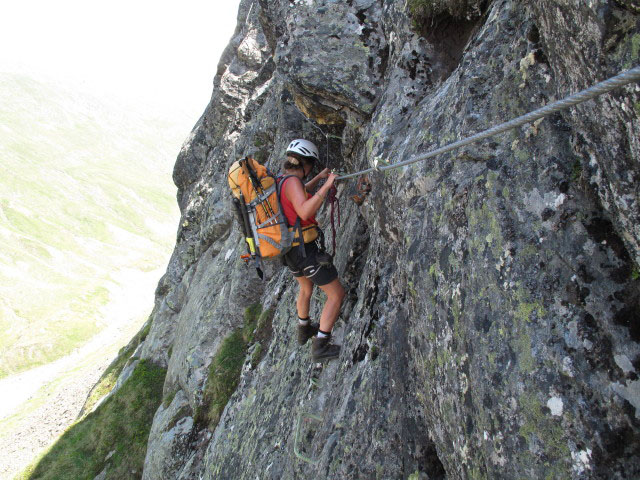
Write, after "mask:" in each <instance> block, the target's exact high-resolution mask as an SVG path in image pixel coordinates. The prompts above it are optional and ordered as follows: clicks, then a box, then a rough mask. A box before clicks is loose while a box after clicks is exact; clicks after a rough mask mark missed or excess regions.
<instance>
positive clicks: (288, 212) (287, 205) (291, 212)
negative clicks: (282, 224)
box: [279, 177, 318, 228]
mask: <svg viewBox="0 0 640 480" xmlns="http://www.w3.org/2000/svg"><path fill="white" fill-rule="evenodd" d="M291 178H292V177H289V178H286V179H285V180H284V181H283V180H282V179H280V180H279V181H280V182H282V184H281V185H280V191H281V192H282V195H280V203H281V204H282V210H283V211H284V215H285V217H287V222H289V226H293V225H295V224H296V219H297V218H298V214H297V213H296V210H295V208H293V203H291V201H290V200H289V199H288V198H287V194H286V193H285V192H284V184H285V183H287V182H288V181H289V179H291ZM296 178H297V177H296ZM302 188H303V189H304V184H303V185H302ZM305 194H306V195H307V199H309V198H311V194H310V193H309V192H307V191H306V190H305ZM309 225H318V222H317V221H316V216H315V215H313V216H311V218H309V219H308V220H302V219H300V226H301V227H303V228H304V227H307V226H309Z"/></svg>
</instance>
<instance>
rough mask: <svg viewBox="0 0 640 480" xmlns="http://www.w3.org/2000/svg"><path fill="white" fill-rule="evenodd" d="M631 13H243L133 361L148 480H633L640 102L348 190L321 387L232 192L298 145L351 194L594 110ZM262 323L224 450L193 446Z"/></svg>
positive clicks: (185, 162)
mask: <svg viewBox="0 0 640 480" xmlns="http://www.w3.org/2000/svg"><path fill="white" fill-rule="evenodd" d="M469 5H471V4H469ZM473 5H474V8H475V6H477V5H478V3H477V2H474V3H473ZM634 5H635V4H634V2H633V1H624V2H623V1H620V2H617V1H613V0H611V1H609V0H597V1H594V2H566V1H563V2H556V1H551V0H542V1H539V2H519V1H517V0H496V1H493V2H487V3H486V5H485V10H484V11H482V12H481V14H480V15H475V14H474V15H471V16H469V18H454V17H447V16H446V14H442V16H439V17H438V18H431V19H429V18H410V15H409V12H408V10H407V5H406V2H399V1H364V0H363V1H360V0H356V1H354V2H334V1H328V0H317V1H315V0H314V1H311V0H309V1H307V0H296V1H280V0H277V1H269V2H267V1H265V0H259V1H253V0H244V1H243V2H242V3H241V5H240V11H239V15H238V20H239V24H238V28H237V29H236V32H235V34H234V37H233V39H232V40H231V42H230V44H229V46H228V47H227V49H226V50H225V53H224V54H223V57H222V59H221V61H220V63H219V65H218V73H217V75H216V78H215V79H214V92H213V95H212V98H211V102H210V104H209V105H208V106H207V108H206V110H205V111H204V113H203V115H202V117H201V118H200V120H199V121H198V123H197V124H196V126H195V127H194V130H193V132H192V134H191V136H190V137H189V139H188V140H187V141H186V142H185V145H184V147H183V150H182V151H181V152H180V155H179V157H178V160H177V163H176V167H175V170H174V180H175V182H176V185H177V186H178V203H179V205H180V209H181V212H182V218H181V221H180V227H179V230H178V235H177V242H176V249H175V251H174V254H173V255H172V258H171V260H170V262H169V266H168V269H167V273H166V275H165V276H164V277H163V279H162V280H161V282H160V285H159V286H158V290H157V292H156V303H155V307H154V312H153V314H152V320H153V325H152V328H151V331H150V333H149V335H148V337H147V339H146V341H145V342H144V344H143V347H142V349H141V351H140V357H141V358H144V359H150V360H152V361H154V362H156V363H159V364H162V365H166V366H167V368H168V374H167V377H166V383H165V388H164V390H165V392H164V393H165V396H166V397H167V398H171V395H174V394H175V396H174V398H173V401H172V402H171V404H170V405H169V406H168V407H164V406H162V407H160V409H159V410H158V412H157V413H156V417H155V419H154V424H153V427H152V433H151V435H150V438H149V447H148V451H147V459H146V462H145V473H144V475H145V478H183V479H187V478H200V477H202V478H206V479H213V478H216V479H218V478H233V479H243V478H246V479H254V478H261V479H268V478H273V479H276V478H277V479H280V478H317V479H335V478H340V479H360V478H412V479H416V478H430V479H438V478H461V479H462V478H572V479H583V478H587V479H596V478H612V479H623V478H635V477H638V476H640V467H639V466H638V462H637V457H636V454H637V450H638V448H639V447H640V423H639V421H638V418H637V411H638V408H640V400H639V396H638V392H639V391H640V389H639V387H638V385H639V383H638V371H637V370H638V358H640V346H639V342H640V330H639V329H638V326H637V320H638V318H640V291H639V288H640V283H639V281H638V279H637V278H636V277H637V272H638V260H639V259H640V241H639V240H640V230H638V228H639V227H638V226H639V225H640V222H639V221H638V220H639V218H638V216H639V215H640V210H639V206H638V192H637V185H638V180H637V177H638V174H639V173H640V168H639V165H638V162H637V159H638V158H640V156H639V155H638V153H639V150H640V144H639V143H638V135H637V132H638V122H639V120H638V115H639V114H640V110H639V108H638V105H640V101H639V93H640V92H639V90H640V89H639V88H638V86H637V85H630V86H628V87H626V88H624V89H621V90H619V91H616V92H614V93H612V94H609V95H607V96H604V97H601V98H599V99H598V100H596V101H593V102H589V103H585V104H583V105H581V106H579V107H576V108H573V109H571V110H569V111H566V112H563V113H561V114H558V115H555V116H553V117H550V118H546V119H544V120H543V121H541V122H537V123H536V124H534V125H529V126H526V127H523V128H520V129H517V130H514V131H511V132H509V133H505V134H503V135H500V136H497V137H494V138H492V139H490V140H487V141H485V142H482V143H478V144H474V145H472V146H469V147H467V148H465V149H463V150H460V151H454V152H451V153H449V154H445V155H441V156H440V157H437V158H434V159H431V160H429V161H427V162H424V163H417V164H413V165H411V166H406V167H403V168H400V169H396V170H391V171H388V172H385V173H374V174H370V175H369V181H370V183H371V186H372V191H371V193H370V194H369V195H368V196H367V197H366V198H363V199H361V201H360V202H359V203H358V204H356V203H355V202H352V201H351V200H350V198H351V197H352V196H354V194H355V193H356V192H355V183H356V182H355V181H347V182H341V183H340V186H339V194H340V198H341V207H342V220H343V223H342V225H341V226H340V227H339V229H338V232H337V245H338V248H337V251H336V252H335V264H336V267H337V268H338V271H339V272H340V277H341V279H342V281H343V283H344V285H345V287H346V290H347V298H346V301H345V304H344V306H343V309H342V314H341V318H340V319H339V321H338V323H337V325H336V330H335V335H336V338H337V339H338V340H339V341H340V343H341V344H342V352H341V356H340V358H339V359H338V360H336V361H333V362H331V363H329V364H327V365H325V366H324V367H318V366H316V365H314V364H313V363H312V361H311V358H310V353H309V348H306V347H299V346H298V345H297V342H296V341H295V319H296V312H295V298H296V294H297V287H296V283H295V281H294V280H293V279H292V278H291V277H290V275H289V274H288V272H286V271H285V270H284V269H282V268H281V266H280V265H279V264H278V263H277V262H272V263H270V264H267V265H266V266H265V268H266V270H267V280H266V281H265V282H260V281H259V280H258V279H257V277H256V275H255V272H254V271H253V270H252V269H251V268H247V267H245V266H244V265H243V263H242V261H241V260H239V255H240V254H241V253H243V252H244V246H243V245H242V238H241V235H240V233H239V228H238V226H237V225H236V224H235V220H234V219H233V215H232V210H231V207H230V204H229V200H228V192H227V190H228V186H227V184H226V171H227V168H228V167H229V166H230V164H231V163H232V162H233V161H234V160H235V159H236V158H238V157H239V156H241V155H245V154H248V153H252V154H254V155H256V157H257V158H259V159H260V160H261V161H262V162H264V163H265V164H266V165H267V166H268V167H269V168H270V169H272V170H273V171H276V172H277V171H279V170H280V165H281V162H282V156H283V152H284V149H285V147H286V145H287V143H288V141H289V140H290V139H291V138H295V137H305V138H309V139H310V140H313V141H315V142H316V143H317V144H318V145H319V146H320V150H321V155H322V157H323V158H322V160H323V163H324V162H325V161H326V163H327V164H328V165H329V166H330V167H332V168H335V169H338V170H340V171H345V172H352V171H356V170H360V169H364V168H367V167H369V166H371V165H373V163H374V160H375V159H376V158H378V159H382V160H384V161H389V162H397V161H400V160H404V159H407V158H410V157H412V156H414V155H418V154H420V153H424V152H426V151H428V150H429V149H433V148H436V147H438V146H442V145H445V144H447V143H450V142H452V141H455V140H457V139H460V138H463V137H465V136H468V135H471V134H474V133H477V132H479V131H481V130H483V129H485V128H489V127H490V126H492V125H495V124H497V123H500V122H502V121H505V120H508V119H510V118H513V117H516V116H518V115H521V114H523V113H526V112H528V111H530V110H533V109H535V108H538V107H539V106H541V105H543V104H546V103H549V102H550V101H552V100H554V99H557V98H560V97H563V96H565V95H566V94H569V93H572V92H575V91H577V90H578V89H581V88H584V87H587V86H589V85H590V84H593V83H595V82H596V81H599V80H602V79H604V78H606V77H608V76H610V75H612V74H614V73H617V72H618V71H620V70H622V69H623V68H625V67H628V66H631V65H635V64H637V62H638V58H637V57H638V51H637V48H636V47H637V42H638V40H637V39H638V38H639V37H638V36H639V35H640V32H639V31H638V25H639V23H638V20H639V18H638V14H639V12H638V10H637V7H635V6H634ZM443 11H444V10H443ZM634 45H636V46H635V47H634ZM319 218H320V220H321V221H322V222H323V223H324V225H327V224H328V221H329V218H328V212H327V211H323V212H322V213H321V214H320V215H319ZM323 301H324V298H323V296H321V295H319V294H318V295H317V296H316V297H314V299H313V301H312V311H311V316H312V317H313V318H318V317H319V315H320V311H321V308H322V304H323ZM256 302H257V303H260V304H261V305H262V307H263V308H264V309H269V308H270V309H273V311H274V316H273V322H272V323H273V325H272V326H273V335H272V337H271V338H272V339H271V340H270V341H269V342H268V343H266V344H265V345H262V347H263V357H262V358H261V360H260V361H259V362H257V364H253V363H252V362H251V361H250V358H247V359H246V361H245V367H244V368H243V370H242V375H241V378H240V382H239V385H238V387H237V389H236V390H235V392H234V393H233V395H232V396H231V398H230V400H229V402H228V404H227V405H226V408H225V409H224V411H223V413H222V417H221V419H220V422H219V423H218V424H217V426H215V427H214V426H208V425H204V424H198V423H194V422H192V421H191V420H190V419H192V418H193V413H187V412H196V411H197V410H198V409H199V408H201V407H202V402H203V389H204V388H206V385H207V380H208V378H207V377H208V372H209V367H210V365H211V362H212V360H213V358H214V357H215V355H216V352H217V351H218V349H219V347H220V345H221V343H222V340H223V339H224V338H225V337H226V336H227V335H229V334H230V333H231V332H232V331H233V330H234V329H236V328H240V327H242V325H243V314H244V310H245V308H246V307H247V306H249V305H251V304H252V303H256ZM254 350H255V347H254V348H252V349H250V350H249V351H250V352H254ZM176 392H178V393H176ZM178 413H179V414H178ZM178 417H179V418H178ZM176 419H178V421H177V422H176Z"/></svg>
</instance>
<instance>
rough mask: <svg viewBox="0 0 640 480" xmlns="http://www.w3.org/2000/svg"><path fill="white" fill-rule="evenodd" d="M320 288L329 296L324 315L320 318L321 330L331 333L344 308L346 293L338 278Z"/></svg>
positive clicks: (323, 310) (323, 311)
mask: <svg viewBox="0 0 640 480" xmlns="http://www.w3.org/2000/svg"><path fill="white" fill-rule="evenodd" d="M320 288H321V289H322V291H323V292H324V293H326V294H327V301H326V302H325V304H324V308H323V309H322V315H321V316H320V330H322V331H323V332H330V331H331V330H332V329H333V325H334V324H335V323H336V320H337V318H338V315H339V314H340V307H342V301H343V300H344V296H345V292H344V288H343V287H342V284H341V283H340V280H338V279H337V278H336V279H335V280H334V281H333V282H331V283H328V284H327V285H322V286H321V287H320Z"/></svg>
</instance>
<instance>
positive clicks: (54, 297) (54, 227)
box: [0, 73, 188, 378]
mask: <svg viewBox="0 0 640 480" xmlns="http://www.w3.org/2000/svg"><path fill="white" fill-rule="evenodd" d="M0 105H1V106H2V108H0V159H1V160H0V168H1V170H2V174H1V175H0V242H1V244H2V249H0V378H1V377H3V376H6V375H8V374H11V373H16V372H19V371H22V370H25V369H28V368H30V367H33V366H36V365H39V364H42V363H46V362H49V361H51V360H53V359H56V358H59V357H61V356H63V355H65V354H67V353H69V352H70V351H72V350H73V349H74V348H76V347H78V346H79V345H80V344H82V343H83V342H84V341H86V340H87V339H88V338H90V337H91V336H92V335H94V334H95V333H97V332H98V331H99V330H100V328H101V327H102V326H103V322H102V318H103V316H104V313H105V311H104V310H101V308H103V307H105V306H106V305H107V304H108V302H109V300H110V290H111V289H112V288H114V287H115V286H116V283H118V282H120V279H121V278H122V275H116V273H117V272H121V271H123V270H125V269H133V270H143V271H148V270H152V269H155V268H158V267H159V266H162V265H163V264H166V262H167V260H168V257H169V254H170V251H171V248H172V246H173V244H174V241H175V236H174V233H175V226H176V224H177V219H178V212H177V207H176V202H175V188H174V186H173V184H172V182H171V168H172V164H173V161H174V159H175V156H176V155H177V153H178V150H179V148H180V144H181V140H182V139H183V138H184V137H185V136H186V134H187V133H188V129H185V128H184V125H185V124H186V123H185V122H184V121H183V122H182V123H181V122H179V121H178V119H176V122H175V123H169V122H166V121H165V122H162V121H159V120H157V119H154V118H153V117H151V115H148V116H147V118H145V116H141V115H139V114H137V115H136V114H133V113H132V112H131V111H125V110H124V109H122V108H120V107H118V106H116V105H107V104H106V103H105V102H102V101H100V102H99V101H96V100H93V99H89V98H86V97H83V96H81V95H78V94H75V93H73V92H69V91H64V90H63V89H61V88H59V87H54V86H52V85H48V84H45V83H42V82H38V81H36V80H34V79H32V78H29V77H26V76H23V75H17V74H7V73H0ZM142 300H143V301H145V302H148V303H149V306H150V307H151V302H152V300H153V299H152V298H148V299H142Z"/></svg>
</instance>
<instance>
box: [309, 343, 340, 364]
mask: <svg viewBox="0 0 640 480" xmlns="http://www.w3.org/2000/svg"><path fill="white" fill-rule="evenodd" d="M329 342H331V337H323V338H319V337H313V340H312V343H311V357H312V358H313V360H315V361H316V362H320V361H322V360H331V359H332V358H337V357H338V355H340V345H334V344H332V343H329Z"/></svg>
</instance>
